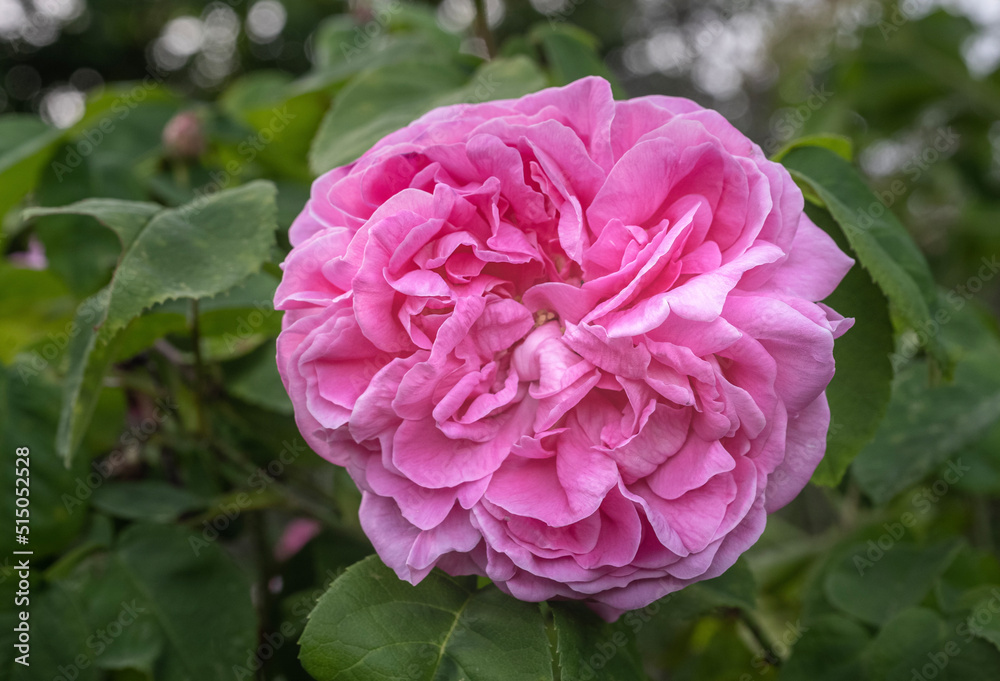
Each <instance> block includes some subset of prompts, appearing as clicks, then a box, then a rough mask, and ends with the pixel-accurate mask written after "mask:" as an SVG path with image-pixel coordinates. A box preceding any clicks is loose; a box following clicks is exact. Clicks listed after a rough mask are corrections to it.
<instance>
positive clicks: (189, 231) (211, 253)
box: [36, 182, 277, 459]
mask: <svg viewBox="0 0 1000 681" xmlns="http://www.w3.org/2000/svg"><path fill="white" fill-rule="evenodd" d="M63 210H64V212H74V211H77V212H81V213H83V214H86V215H91V216H93V217H98V219H99V220H101V221H103V222H105V223H106V224H108V225H109V226H111V227H112V229H114V230H115V232H116V233H117V234H118V235H119V237H120V238H121V240H122V243H123V245H124V248H123V251H122V254H121V257H120V258H119V263H118V267H117V268H116V270H115V273H114V276H113V277H112V280H111V283H110V284H109V285H108V286H107V287H106V288H105V289H103V290H102V291H101V292H100V293H98V294H97V295H95V296H93V297H92V298H90V299H88V300H86V301H84V303H83V304H82V305H81V307H80V310H79V311H78V313H77V320H76V322H75V324H76V326H75V333H74V337H73V339H72V341H71V344H70V351H69V359H70V368H69V375H68V377H67V380H66V390H65V393H64V398H63V411H62V417H61V419H60V424H59V432H58V434H57V443H58V448H59V452H60V454H61V455H62V456H63V457H65V458H67V459H69V457H70V456H71V455H72V452H73V451H74V450H75V449H76V446H77V445H78V444H79V441H80V439H81V437H82V434H83V431H84V430H85V428H86V426H87V424H88V423H89V420H90V417H91V414H92V412H93V405H94V403H95V401H96V399H97V396H98V395H99V393H100V387H101V379H102V377H103V375H104V373H105V371H106V370H107V368H108V366H110V363H111V361H112V360H113V359H114V357H115V356H116V352H117V346H116V344H118V343H120V342H121V338H122V335H121V334H119V332H120V331H121V330H122V329H123V328H125V327H126V326H127V325H128V324H129V323H130V322H131V321H132V320H133V319H135V318H136V317H138V316H139V315H140V314H142V313H143V311H145V310H147V309H149V308H150V307H153V306H154V305H156V304H158V303H163V302H166V301H168V300H172V299H176V298H202V297H206V296H214V295H216V294H218V293H221V292H223V291H226V290H228V289H230V288H232V287H233V286H235V285H236V284H238V283H240V282H241V281H242V280H244V279H246V278H247V277H248V276H249V275H251V274H253V273H255V272H257V271H258V270H259V269H260V267H261V264H262V263H263V262H264V261H266V260H267V258H268V256H269V254H270V249H271V248H272V246H273V245H274V230H275V228H276V221H275V216H276V210H277V209H276V207H275V189H274V185H273V184H271V183H270V182H252V183H250V184H247V185H245V186H242V187H237V188H235V189H231V190H228V191H225V192H220V193H218V194H213V195H211V196H208V197H205V198H202V199H198V200H195V201H194V202H192V203H190V204H187V205H185V206H181V207H179V208H174V209H167V210H161V211H159V212H156V213H153V212H152V207H151V206H150V204H133V205H131V206H128V205H127V204H126V203H125V202H111V201H104V202H97V203H95V202H93V201H84V202H81V203H79V204H74V205H73V206H68V207H66V208H65V209H63ZM36 214H37V213H36ZM144 215H151V216H152V217H150V219H149V220H148V221H146V222H145V224H142V225H139V224H138V223H139V221H140V219H141V216H144Z"/></svg>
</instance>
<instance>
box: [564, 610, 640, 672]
mask: <svg viewBox="0 0 1000 681" xmlns="http://www.w3.org/2000/svg"><path fill="white" fill-rule="evenodd" d="M551 608H552V614H553V619H554V623H555V629H556V650H557V653H558V659H559V673H560V678H562V679H567V680H568V679H585V678H592V679H596V678H600V679H602V680H604V681H643V680H644V679H646V678H647V677H646V674H645V672H644V671H643V669H642V659H641V658H640V657H639V652H638V651H637V650H636V648H635V637H634V635H633V633H632V632H631V631H629V630H628V629H626V627H625V624H624V622H622V621H621V620H620V621H619V622H617V623H615V624H608V623H607V622H605V621H603V620H602V619H601V618H600V617H598V616H597V615H595V614H594V613H593V611H591V610H590V609H588V608H587V607H585V606H583V605H580V604H576V603H574V604H569V603H552V604H551ZM595 670H597V671H595Z"/></svg>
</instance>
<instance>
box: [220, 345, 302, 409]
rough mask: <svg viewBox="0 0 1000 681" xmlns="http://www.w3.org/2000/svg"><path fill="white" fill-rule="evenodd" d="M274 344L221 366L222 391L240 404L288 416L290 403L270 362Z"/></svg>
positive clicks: (275, 366) (276, 371)
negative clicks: (237, 399)
mask: <svg viewBox="0 0 1000 681" xmlns="http://www.w3.org/2000/svg"><path fill="white" fill-rule="evenodd" d="M275 352H276V350H275V344H274V343H273V342H271V343H267V344H265V345H262V346H261V347H259V348H257V349H256V350H254V351H253V352H251V353H250V354H249V355H246V356H245V357H241V358H239V359H236V360H234V361H232V362H227V363H226V364H224V365H223V367H222V370H223V375H224V376H225V382H224V383H225V386H226V391H227V392H228V393H229V394H230V395H232V396H233V397H238V398H239V399H241V400H243V401H244V402H248V403H250V404H255V405H257V406H258V407H263V408H264V409H270V410H271V411H276V412H278V413H280V414H291V413H292V402H291V400H289V399H288V393H287V392H285V386H284V385H283V384H282V382H281V376H280V375H279V374H278V366H277V364H276V363H275V361H274V357H275Z"/></svg>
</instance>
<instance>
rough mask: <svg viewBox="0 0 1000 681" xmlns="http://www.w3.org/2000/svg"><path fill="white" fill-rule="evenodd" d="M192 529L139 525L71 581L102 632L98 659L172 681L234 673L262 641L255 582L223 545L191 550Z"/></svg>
mask: <svg viewBox="0 0 1000 681" xmlns="http://www.w3.org/2000/svg"><path fill="white" fill-rule="evenodd" d="M193 536H195V535H192V534H191V533H190V532H189V531H188V530H185V529H183V528H181V527H177V526H173V525H151V524H135V525H131V526H129V528H128V529H126V530H125V531H124V532H123V533H122V535H121V536H120V537H119V539H118V542H117V543H116V545H115V547H114V548H113V549H112V550H111V552H110V553H105V554H101V555H97V556H92V557H91V558H89V559H88V560H87V561H86V562H84V563H82V564H81V565H80V566H79V567H78V568H77V570H76V571H75V572H74V573H73V574H72V575H71V576H70V577H69V578H67V580H66V581H65V588H66V589H67V590H69V591H71V592H72V593H73V595H74V600H75V601H76V602H77V603H79V604H80V608H81V609H82V610H83V611H84V612H85V613H86V616H87V620H88V623H89V625H90V627H91V630H92V633H93V632H96V631H98V630H99V629H109V624H110V623H111V622H115V621H118V622H119V623H120V624H122V625H123V626H121V628H120V634H119V635H118V636H116V637H114V638H109V639H104V640H101V639H99V638H98V639H97V641H98V642H100V643H103V645H100V646H99V648H98V649H95V650H94V652H95V653H99V654H97V656H96V660H95V662H96V664H97V665H98V666H99V667H102V668H105V669H123V668H133V669H139V670H143V671H146V672H147V673H151V674H152V676H153V677H154V678H156V679H163V680H164V681H183V680H185V679H222V678H231V677H232V674H233V669H234V667H236V668H238V667H242V666H243V665H245V664H246V660H247V657H248V655H249V654H250V651H253V650H254V649H255V648H256V645H257V618H256V615H255V612H254V608H253V604H252V602H251V600H250V582H249V580H248V578H247V577H246V574H245V572H244V571H243V570H241V569H240V568H239V567H238V566H237V565H236V564H235V563H234V562H233V561H232V560H231V559H230V558H229V557H228V556H227V555H226V554H225V552H223V551H222V550H221V549H220V548H219V547H218V546H216V545H215V544H209V545H206V546H201V545H199V550H198V555H197V556H195V554H194V552H193V551H192V549H191V545H190V541H189V540H190V539H191V538H192V537H193Z"/></svg>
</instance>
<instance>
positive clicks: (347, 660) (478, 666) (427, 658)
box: [299, 556, 552, 681]
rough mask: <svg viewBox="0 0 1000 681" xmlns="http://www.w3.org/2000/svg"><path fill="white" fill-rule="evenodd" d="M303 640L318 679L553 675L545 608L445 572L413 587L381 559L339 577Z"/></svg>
mask: <svg viewBox="0 0 1000 681" xmlns="http://www.w3.org/2000/svg"><path fill="white" fill-rule="evenodd" d="M299 643H300V645H301V652H300V655H299V657H300V659H301V660H302V664H303V666H304V667H305V668H306V671H308V672H309V673H310V674H311V675H312V676H313V678H315V679H317V681H333V680H337V681H346V680H348V679H350V680H352V681H366V680H368V679H371V680H372V681H374V680H375V679H385V678H399V677H400V674H401V673H402V674H406V675H407V676H409V677H411V678H428V679H430V678H433V679H438V680H440V681H445V680H454V681H459V680H460V679H465V680H466V681H492V680H494V679H496V680H497V681H522V680H525V681H527V680H528V679H531V680H538V681H543V680H544V679H552V671H551V656H550V653H549V642H548V638H547V637H546V634H545V627H544V625H543V622H542V616H541V613H540V612H539V610H538V606H537V605H536V604H532V603H524V602H521V601H518V600H515V599H514V598H512V597H510V596H507V595H505V594H503V593H501V592H500V591H498V590H497V589H495V588H493V587H488V588H486V589H482V590H477V589H476V588H475V581H474V580H469V579H467V578H454V577H449V576H448V575H445V574H444V573H442V572H438V571H434V572H432V573H431V574H430V575H428V576H427V577H426V578H424V580H423V581H421V582H420V584H418V585H417V586H411V585H409V584H407V583H406V582H402V581H400V580H399V578H398V577H396V575H395V574H394V573H393V572H392V570H390V569H389V568H387V567H386V566H385V565H383V564H382V562H381V561H380V560H379V558H378V557H377V556H372V557H370V558H366V559H365V560H363V561H361V562H360V563H357V564H356V565H354V566H352V567H350V568H348V570H347V571H346V572H345V573H344V574H343V575H342V576H341V577H340V578H338V579H337V580H336V581H335V582H334V583H333V585H332V586H331V587H330V589H329V591H327V592H326V594H324V595H323V597H322V598H321V599H320V601H319V603H318V604H317V605H316V608H315V609H314V610H313V612H312V614H311V615H310V616H309V623H308V624H307V625H306V629H305V632H304V633H303V634H302V638H301V640H300V641H299Z"/></svg>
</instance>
